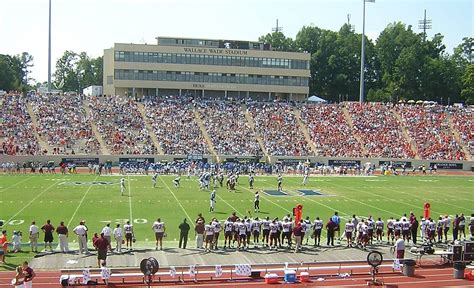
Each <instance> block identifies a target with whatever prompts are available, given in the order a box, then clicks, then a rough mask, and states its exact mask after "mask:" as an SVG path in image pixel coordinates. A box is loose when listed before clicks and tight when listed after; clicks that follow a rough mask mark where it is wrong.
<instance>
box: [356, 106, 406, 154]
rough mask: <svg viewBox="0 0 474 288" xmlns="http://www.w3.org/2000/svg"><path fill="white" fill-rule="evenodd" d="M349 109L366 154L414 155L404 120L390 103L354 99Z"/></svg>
mask: <svg viewBox="0 0 474 288" xmlns="http://www.w3.org/2000/svg"><path fill="white" fill-rule="evenodd" d="M348 109H349V112H350V114H351V117H352V123H353V124H354V129H355V133H356V134H357V135H358V137H359V138H360V140H361V141H362V145H363V146H364V147H365V150H366V153H367V155H366V156H367V157H383V158H403V159H407V158H414V157H415V152H414V151H413V150H412V149H411V145H410V143H408V142H407V140H406V139H405V138H404V137H403V133H402V129H401V123H400V121H398V119H397V118H396V117H395V115H394V114H393V112H392V110H391V109H393V107H392V106H391V104H382V103H370V102H369V103H356V102H352V103H349V104H348Z"/></svg>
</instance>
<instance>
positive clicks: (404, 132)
mask: <svg viewBox="0 0 474 288" xmlns="http://www.w3.org/2000/svg"><path fill="white" fill-rule="evenodd" d="M390 111H392V114H393V116H395V118H397V120H398V122H399V123H400V129H402V135H403V138H405V141H407V142H408V143H410V147H411V150H413V152H415V159H420V156H419V155H418V149H417V148H416V144H415V141H413V139H411V137H410V134H408V128H407V127H406V126H405V124H404V122H403V120H402V116H400V114H398V112H397V111H395V110H394V109H390Z"/></svg>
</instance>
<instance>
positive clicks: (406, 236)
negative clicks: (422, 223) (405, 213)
mask: <svg viewBox="0 0 474 288" xmlns="http://www.w3.org/2000/svg"><path fill="white" fill-rule="evenodd" d="M410 234H411V233H410V222H408V221H407V220H406V219H405V218H404V219H403V220H402V236H403V240H404V241H406V243H408V241H410Z"/></svg>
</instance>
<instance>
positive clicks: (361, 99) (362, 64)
mask: <svg viewBox="0 0 474 288" xmlns="http://www.w3.org/2000/svg"><path fill="white" fill-rule="evenodd" d="M362 2H363V5H362V6H363V10H362V48H361V53H360V91H359V102H361V103H363V102H364V73H365V2H371V3H374V2H375V0H362Z"/></svg>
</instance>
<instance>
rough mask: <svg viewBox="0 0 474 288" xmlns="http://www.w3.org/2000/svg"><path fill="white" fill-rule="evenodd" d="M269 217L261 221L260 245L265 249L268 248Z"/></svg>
mask: <svg viewBox="0 0 474 288" xmlns="http://www.w3.org/2000/svg"><path fill="white" fill-rule="evenodd" d="M270 223H271V221H270V217H268V216H267V218H265V219H264V220H262V243H263V245H265V246H266V247H269V246H268V241H269V237H270Z"/></svg>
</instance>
